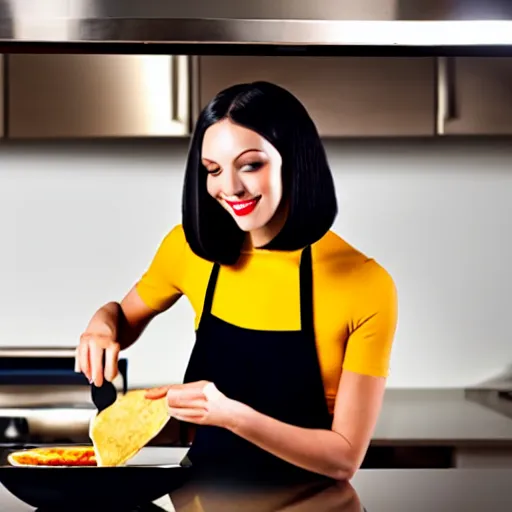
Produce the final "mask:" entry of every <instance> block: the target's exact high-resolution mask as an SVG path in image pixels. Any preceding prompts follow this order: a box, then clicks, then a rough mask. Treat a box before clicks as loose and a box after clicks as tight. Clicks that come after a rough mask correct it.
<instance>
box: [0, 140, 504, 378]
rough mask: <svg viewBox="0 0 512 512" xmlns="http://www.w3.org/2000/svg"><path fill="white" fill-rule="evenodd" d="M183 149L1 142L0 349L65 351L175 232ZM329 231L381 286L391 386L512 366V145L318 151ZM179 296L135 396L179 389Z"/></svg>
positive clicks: (143, 353)
mask: <svg viewBox="0 0 512 512" xmlns="http://www.w3.org/2000/svg"><path fill="white" fill-rule="evenodd" d="M187 145H188V142H187V141H166V142H151V143H142V142H141V143H136V144H134V143H104V142H102V143H90V144H85V143H82V144H51V145H48V144H47V145H43V144H39V145H36V144H28V145H27V144H17V145H13V144H10V145H7V146H6V145H3V146H0V227H1V229H0V237H1V238H0V240H1V241H0V244H1V251H0V285H1V288H0V344H1V345H2V346H7V345H35V346H40V345H64V346H74V345H75V344H76V342H77V341H78V337H79V335H80V333H81V332H82V330H83V329H84V328H85V325H86V323H87V321H88V320H89V317H90V315H92V313H93V312H94V311H95V309H96V308H97V307H98V306H100V305H101V304H102V303H104V302H106V301H108V300H112V299H114V300H118V299H120V298H121V297H122V295H123V294H124V293H125V292H126V291H127V290H128V289H129V288H130V287H131V285H132V284H133V283H134V282H135V280H136V279H137V278H138V277H139V275H140V274H141V273H142V272H143V271H144V270H145V268H146V266H147V265H148V264H149V262H150V260H151V258H152V256H153V254H154V251H155V250H156V248H157V246H158V244H159V243H160V241H161V239H162V237H163V236H164V235H165V234H166V232H167V231H168V230H169V229H170V228H171V227H172V226H173V225H174V224H176V223H178V222H180V201H181V185H182V177H183V167H184V161H185V156H186V151H187ZM326 147H327V150H328V153H329V158H330V161H331V164H332V167H333V170H334V173H335V178H336V185H337V190H338V197H339V206H340V214H339V217H338V220H337V223H336V225H335V230H336V231H337V232H338V233H339V234H340V235H341V236H343V237H345V238H346V239H347V240H348V241H349V242H351V243H352V244H354V245H355V246H357V247H359V248H360V249H362V250H363V251H364V252H366V253H367V254H368V255H371V256H374V257H375V258H376V259H377V260H379V261H380V262H381V263H382V264H383V265H384V266H385V267H386V268H387V269H388V270H389V271H390V272H391V274H392V275H393V276H394V278H395V280H396V283H397V286H398V291H399V298H400V320H399V326H398V332H397V336H396V342H395V347H394V352H393V358H392V368H391V376H390V380H389V386H390V387H408V386H411V387H419V386H425V387H438V386H464V385H470V384H475V383H478V382H480V381H482V380H485V379H487V378H490V377H492V376H493V375H494V374H495V373H499V372H500V371H501V370H503V369H504V368H505V367H507V366H509V365H510V363H511V362H512V343H511V340H510V327H509V326H510V318H511V316H512V315H511V312H510V311H511V307H512V298H511V297H512V293H511V292H512V267H511V266H510V264H511V262H512V229H511V228H510V227H509V224H510V222H511V219H512V165H511V161H512V147H510V144H509V143H508V142H506V141H502V142H496V141H494V142H490V141H488V142H485V141H480V142H475V141H471V142H463V141H458V142H454V141H450V142H447V141H442V142H439V141H420V142H411V141H380V142H379V141H375V142H367V141H366V142H365V141H345V142H335V141H327V142H326ZM192 341H193V316H192V310H191V308H190V306H189V305H188V303H187V302H186V299H185V300H181V301H180V302H179V303H178V304H177V305H176V306H175V307H174V308H173V309H172V310H171V311H170V312H169V313H167V314H165V315H164V316H162V317H160V318H158V319H157V320H156V321H155V322H154V323H153V324H152V325H151V326H150V327H149V329H148V330H147V331H146V333H145V334H144V337H143V338H142V339H141V340H140V341H139V342H138V344H137V345H135V346H134V347H133V348H132V349H130V351H129V352H128V353H127V354H128V356H129V365H130V370H131V371H130V374H131V375H130V377H131V382H132V384H133V385H141V386H145V385H149V384H158V383H163V382H174V381H177V380H180V379H181V377H182V374H183V371H184V368H185V365H186V361H187V358H188V355H189V353H190V350H191V343H192Z"/></svg>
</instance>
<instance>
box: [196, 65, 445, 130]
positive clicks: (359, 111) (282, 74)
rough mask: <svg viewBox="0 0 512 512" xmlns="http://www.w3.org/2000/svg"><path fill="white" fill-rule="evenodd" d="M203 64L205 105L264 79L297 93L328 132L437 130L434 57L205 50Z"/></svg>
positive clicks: (201, 94) (201, 87)
mask: <svg viewBox="0 0 512 512" xmlns="http://www.w3.org/2000/svg"><path fill="white" fill-rule="evenodd" d="M198 68H199V74H198V84H197V87H198V93H197V94H198V95H199V105H200V107H204V106H205V105H206V104H207V103H208V101H209V100H210V99H211V98H212V97H213V96H215V94H217V92H219V91H220V90H221V89H224V88H225V87H228V86H230V85H232V84H235V83H238V82H248V81H255V80H265V81H270V82H274V83H276V84H278V85H281V86H283V87H285V88H287V89H288V90H290V91H291V92H292V93H293V94H295V95H296V96H297V97H298V98H299V100H300V101H301V102H302V103H303V104H304V105H305V107H306V108H307V110H308V111H309V113H310V115H311V116H312V118H313V120H314V121H315V123H316V125H317V128H318V130H319V132H320V134H321V135H322V136H324V137H381V136H384V137H387V136H433V135H435V124H436V98H435V96H436V95H435V91H436V61H435V58H431V57H413V58H408V57H407V58H406V57H389V58H388V57H375V58H373V57H361V58H360V57H304V56H290V57H288V56H279V57H276V56H271V57H261V56H250V57H245V56H244V57H239V56H201V57H199V62H198Z"/></svg>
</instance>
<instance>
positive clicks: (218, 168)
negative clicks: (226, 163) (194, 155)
mask: <svg viewBox="0 0 512 512" xmlns="http://www.w3.org/2000/svg"><path fill="white" fill-rule="evenodd" d="M206 172H207V173H208V174H210V175H212V176H217V174H219V173H220V167H217V168H214V169H212V168H210V169H206Z"/></svg>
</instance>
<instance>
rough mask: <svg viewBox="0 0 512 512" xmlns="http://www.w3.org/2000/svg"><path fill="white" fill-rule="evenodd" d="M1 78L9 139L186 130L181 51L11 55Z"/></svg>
mask: <svg viewBox="0 0 512 512" xmlns="http://www.w3.org/2000/svg"><path fill="white" fill-rule="evenodd" d="M7 80H8V99H7V108H8V119H9V125H8V133H9V137H10V138H13V139H21V138H38V139H41V138H42V139H45V138H92V137H149V136H151V137H153V136H156V137H159V136H183V135H188V134H189V133H190V126H189V121H190V116H189V112H190V106H189V96H190V94H189V93H190V87H189V60H188V57H186V56H176V55H174V56H168V55H151V56H143V55H82V54H80V55H67V54H63V55H43V54H37V55H34V54H26V55H24V54H13V55H10V56H9V59H8V76H7Z"/></svg>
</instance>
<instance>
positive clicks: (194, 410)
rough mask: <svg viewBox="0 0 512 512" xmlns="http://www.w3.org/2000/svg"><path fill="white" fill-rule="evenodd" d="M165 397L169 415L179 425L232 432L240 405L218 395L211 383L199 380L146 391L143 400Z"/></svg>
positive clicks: (218, 392) (219, 393)
mask: <svg viewBox="0 0 512 512" xmlns="http://www.w3.org/2000/svg"><path fill="white" fill-rule="evenodd" d="M164 396H167V404H168V406H169V414H170V415H171V416H172V417H173V418H176V419H177V420H180V421H187V422H189V423H196V424H198V425H211V426H216V427H223V428H228V429H232V428H234V425H235V424H236V417H237V411H238V409H239V407H240V406H241V404H239V403H238V402H236V401H234V400H231V399H229V398H228V397H226V396H225V395H224V394H223V393H221V392H220V391H219V390H218V389H217V388H216V387H215V384H213V382H208V381H206V380H201V381H198V382H191V383H188V384H174V385H170V386H162V387H159V388H154V389H150V390H148V391H147V392H146V398H150V399H153V400H154V399H159V398H163V397H164Z"/></svg>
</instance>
